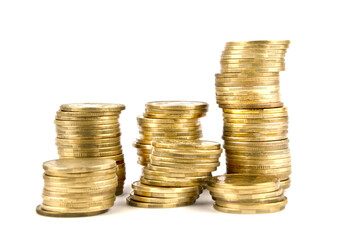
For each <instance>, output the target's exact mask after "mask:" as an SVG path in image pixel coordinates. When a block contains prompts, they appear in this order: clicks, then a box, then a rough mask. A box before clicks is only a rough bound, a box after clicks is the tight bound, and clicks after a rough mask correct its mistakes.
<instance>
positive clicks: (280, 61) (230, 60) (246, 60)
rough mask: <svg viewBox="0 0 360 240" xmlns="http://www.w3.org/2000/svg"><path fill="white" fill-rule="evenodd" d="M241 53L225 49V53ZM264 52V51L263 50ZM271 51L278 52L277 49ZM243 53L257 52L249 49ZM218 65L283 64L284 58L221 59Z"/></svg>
mask: <svg viewBox="0 0 360 240" xmlns="http://www.w3.org/2000/svg"><path fill="white" fill-rule="evenodd" d="M239 50H240V51H242V50H241V49H233V48H229V49H226V51H229V52H233V51H235V52H237V51H239ZM263 50H264V49H261V51H263ZM265 50H266V49H265ZM271 50H279V49H271ZM245 51H257V50H255V49H251V50H250V49H249V50H245ZM220 63H225V64H228V63H230V64H234V63H238V64H241V63H245V64H248V63H285V58H274V59H268V58H265V59H251V58H250V59H249V58H240V59H223V60H221V62H220Z"/></svg>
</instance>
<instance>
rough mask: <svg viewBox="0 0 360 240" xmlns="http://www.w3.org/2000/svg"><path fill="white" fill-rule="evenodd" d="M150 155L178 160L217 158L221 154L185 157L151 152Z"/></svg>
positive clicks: (183, 155)
mask: <svg viewBox="0 0 360 240" xmlns="http://www.w3.org/2000/svg"><path fill="white" fill-rule="evenodd" d="M152 155H154V156H159V157H167V158H179V159H203V158H205V159H208V158H219V157H220V156H221V153H219V154H211V155H201V154H196V155H195V154H193V155H185V154H176V153H165V152H158V151H156V149H155V151H153V153H152Z"/></svg>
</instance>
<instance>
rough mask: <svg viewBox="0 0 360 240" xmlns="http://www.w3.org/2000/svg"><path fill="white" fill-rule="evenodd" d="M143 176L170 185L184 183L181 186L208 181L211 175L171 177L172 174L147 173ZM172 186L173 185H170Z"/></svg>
mask: <svg viewBox="0 0 360 240" xmlns="http://www.w3.org/2000/svg"><path fill="white" fill-rule="evenodd" d="M143 177H144V178H145V179H146V180H156V181H163V182H164V184H165V185H161V186H168V185H167V184H168V183H176V184H184V185H180V186H193V184H200V183H204V182H207V181H208V180H209V178H210V177H211V176H201V177H171V176H159V175H152V174H145V175H143ZM170 186H171V185H170Z"/></svg>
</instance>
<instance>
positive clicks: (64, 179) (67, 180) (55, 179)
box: [43, 173, 115, 184]
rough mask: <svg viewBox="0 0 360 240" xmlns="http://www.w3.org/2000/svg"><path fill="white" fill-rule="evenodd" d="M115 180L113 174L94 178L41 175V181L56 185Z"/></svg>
mask: <svg viewBox="0 0 360 240" xmlns="http://www.w3.org/2000/svg"><path fill="white" fill-rule="evenodd" d="M113 178H115V175H114V173H111V174H106V175H103V176H94V177H72V178H69V177H54V176H49V175H46V174H43V179H44V181H46V182H56V183H69V184H73V183H89V182H96V181H101V180H108V179H113Z"/></svg>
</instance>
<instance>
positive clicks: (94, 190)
mask: <svg viewBox="0 0 360 240" xmlns="http://www.w3.org/2000/svg"><path fill="white" fill-rule="evenodd" d="M116 186H117V182H116V183H114V184H111V185H106V186H92V187H86V188H85V187H79V188H70V187H55V186H48V185H46V184H45V185H44V189H45V190H47V191H51V192H60V193H88V192H90V193H94V194H95V193H101V192H107V191H113V190H115V188H116Z"/></svg>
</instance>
